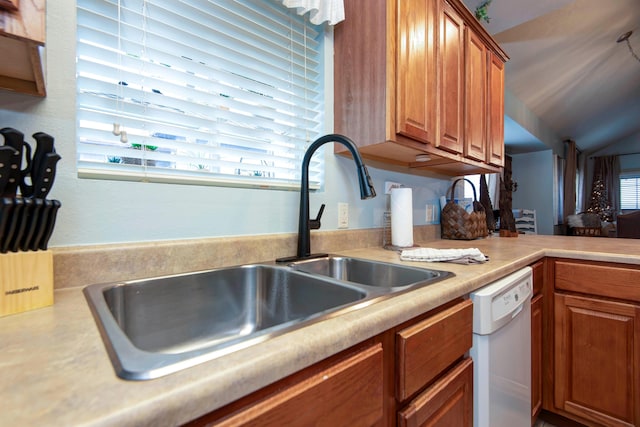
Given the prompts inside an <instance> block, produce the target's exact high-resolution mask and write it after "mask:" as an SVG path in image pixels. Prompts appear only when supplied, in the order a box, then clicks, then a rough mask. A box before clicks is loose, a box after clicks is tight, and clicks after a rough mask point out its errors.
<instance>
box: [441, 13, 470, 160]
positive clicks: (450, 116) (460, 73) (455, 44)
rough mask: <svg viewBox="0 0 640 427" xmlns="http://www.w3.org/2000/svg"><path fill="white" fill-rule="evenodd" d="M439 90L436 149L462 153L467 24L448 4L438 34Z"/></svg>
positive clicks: (442, 15) (442, 14)
mask: <svg viewBox="0 0 640 427" xmlns="http://www.w3.org/2000/svg"><path fill="white" fill-rule="evenodd" d="M438 40H439V43H438V49H439V51H438V57H439V58H441V60H440V62H439V63H438V64H439V70H438V71H439V73H438V74H439V77H438V78H439V79H440V88H439V93H438V96H439V98H440V120H439V125H440V127H439V138H438V139H437V141H436V144H435V145H436V147H439V148H442V149H445V150H447V151H451V152H453V153H462V152H463V146H462V138H463V123H464V21H463V20H462V18H461V17H460V15H458V13H457V12H456V11H455V10H454V9H453V8H452V7H451V6H450V5H449V3H447V2H443V4H442V5H441V11H440V26H439V34H438Z"/></svg>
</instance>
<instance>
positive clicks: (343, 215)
mask: <svg viewBox="0 0 640 427" xmlns="http://www.w3.org/2000/svg"><path fill="white" fill-rule="evenodd" d="M338 228H349V203H338Z"/></svg>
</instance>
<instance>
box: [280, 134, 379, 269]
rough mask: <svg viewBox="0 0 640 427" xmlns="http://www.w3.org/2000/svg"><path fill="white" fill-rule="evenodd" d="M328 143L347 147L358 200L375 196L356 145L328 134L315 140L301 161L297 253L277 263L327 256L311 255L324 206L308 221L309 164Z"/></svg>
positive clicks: (347, 139)
mask: <svg viewBox="0 0 640 427" xmlns="http://www.w3.org/2000/svg"><path fill="white" fill-rule="evenodd" d="M328 142H339V143H340V144H342V145H344V146H345V147H347V149H348V150H349V152H350V153H351V156H352V157H353V161H354V162H355V163H356V167H357V172H358V181H359V182H360V198H361V199H363V200H364V199H370V198H372V197H375V196H376V190H375V189H374V188H373V183H372V182H371V177H370V176H369V172H367V167H366V166H365V164H364V162H363V161H362V157H361V156H360V152H359V151H358V148H357V147H356V144H355V143H354V142H353V141H352V140H350V139H349V138H347V137H346V136H344V135H339V134H329V135H325V136H321V137H320V138H318V139H316V140H315V141H314V142H313V143H312V144H311V145H310V146H309V148H308V149H307V151H306V152H305V155H304V158H303V159H302V182H301V186H300V216H299V219H298V252H297V255H296V256H295V257H289V258H280V259H277V260H276V261H277V262H291V261H296V260H301V259H309V258H319V257H323V256H326V255H327V254H311V229H314V230H316V229H319V228H320V217H321V216H322V212H323V211H324V205H322V206H321V207H320V212H318V217H317V218H316V219H313V220H312V219H309V163H310V162H311V157H312V156H313V153H315V152H316V150H317V149H318V148H320V146H322V145H324V144H326V143H328Z"/></svg>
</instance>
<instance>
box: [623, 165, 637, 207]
mask: <svg viewBox="0 0 640 427" xmlns="http://www.w3.org/2000/svg"><path fill="white" fill-rule="evenodd" d="M620 209H621V210H623V211H624V210H638V209H640V171H632V172H623V173H621V174H620Z"/></svg>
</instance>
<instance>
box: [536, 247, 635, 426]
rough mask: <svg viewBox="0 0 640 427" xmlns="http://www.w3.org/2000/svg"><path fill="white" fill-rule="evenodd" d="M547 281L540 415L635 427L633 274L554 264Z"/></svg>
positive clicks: (621, 268)
mask: <svg viewBox="0 0 640 427" xmlns="http://www.w3.org/2000/svg"><path fill="white" fill-rule="evenodd" d="M553 278H554V282H553V283H554V289H553V310H552V313H553V323H552V325H553V328H552V331H551V332H552V343H553V350H552V352H551V357H550V358H549V360H550V361H551V363H552V364H553V375H552V381H551V382H552V384H550V385H549V386H547V387H546V388H545V389H546V390H551V391H552V394H553V396H552V398H551V399H547V398H546V397H545V409H548V410H551V411H552V412H555V413H557V414H559V415H562V416H564V417H567V418H570V419H573V420H575V421H578V422H581V423H584V424H587V425H597V426H600V425H604V426H638V425H640V268H639V267H638V266H627V265H623V264H610V263H603V262H588V261H577V260H564V259H557V260H554V262H553ZM549 403H551V407H550V408H548V407H547V406H548V404H549Z"/></svg>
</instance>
